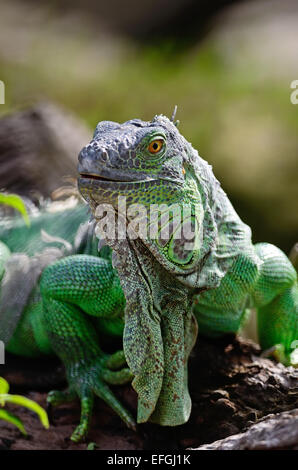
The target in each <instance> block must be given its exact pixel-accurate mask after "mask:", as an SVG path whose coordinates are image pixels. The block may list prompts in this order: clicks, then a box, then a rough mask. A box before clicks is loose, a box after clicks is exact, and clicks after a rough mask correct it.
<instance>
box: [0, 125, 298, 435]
mask: <svg viewBox="0 0 298 470" xmlns="http://www.w3.org/2000/svg"><path fill="white" fill-rule="evenodd" d="M156 138H158V139H159V140H161V141H163V145H162V148H161V150H160V151H158V152H157V153H156V154H154V155H152V154H151V153H150V152H149V150H148V146H149V144H150V142H151V141H152V140H154V139H156ZM79 161H80V165H79V171H80V173H81V177H80V179H79V188H80V191H81V194H82V195H83V197H84V198H85V199H86V200H87V202H88V203H89V205H90V206H91V209H92V210H93V211H94V212H95V210H96V208H97V206H98V205H99V204H101V203H110V204H112V205H113V206H115V207H116V206H117V203H118V196H119V195H121V196H126V197H127V203H128V205H129V204H133V203H135V202H137V203H141V204H143V205H144V206H145V207H147V208H149V206H150V204H152V203H155V204H160V203H167V204H172V203H176V204H178V205H179V206H181V205H182V204H189V205H190V206H191V208H192V209H193V211H192V213H191V220H192V222H194V221H196V222H197V227H196V228H197V233H198V239H199V245H198V246H195V247H193V249H192V250H189V249H186V248H185V240H183V239H182V240H178V239H175V238H174V237H170V238H169V239H166V240H163V238H162V237H160V238H159V239H158V240H150V239H148V240H143V239H140V238H138V239H136V240H131V239H129V238H127V239H124V240H117V239H110V240H108V243H109V245H110V246H111V248H112V249H113V250H114V253H115V258H114V259H113V266H114V267H113V266H112V261H111V256H110V252H109V251H108V250H107V248H106V247H104V248H102V250H101V251H100V253H99V255H98V254H97V250H96V243H95V240H94V238H93V237H92V236H91V235H88V236H86V237H82V240H81V242H80V243H77V242H76V240H75V236H74V235H75V233H76V228H77V227H78V226H79V224H80V223H81V222H84V221H85V220H86V214H80V215H79V216H78V217H77V216H75V217H74V216H73V214H74V213H75V211H76V210H79V209H74V210H73V211H69V212H68V213H66V212H65V213H63V216H62V217H61V215H51V216H49V215H48V214H46V215H42V216H41V217H40V218H37V219H36V221H35V222H36V223H33V224H32V226H31V228H30V229H27V230H29V232H27V233H26V234H25V228H24V227H15V228H14V227H12V228H11V230H10V231H9V232H7V230H3V231H2V233H1V231H0V239H1V240H2V242H4V243H1V244H0V279H1V278H3V279H2V286H5V285H6V283H5V281H6V277H5V276H7V273H9V269H10V268H9V262H10V259H11V258H12V256H13V255H12V254H11V252H17V251H19V252H20V251H21V252H22V253H28V254H29V255H30V256H32V255H34V254H35V253H38V252H43V250H44V249H45V245H43V244H41V245H40V242H39V240H40V229H41V228H44V227H46V231H47V232H48V233H49V234H51V235H54V236H55V237H60V238H63V239H65V240H67V241H69V242H70V243H71V244H72V246H73V248H72V250H68V251H67V250H65V251H64V252H63V253H60V255H57V254H56V255H55V256H56V258H55V256H54V257H53V259H51V260H50V261H49V262H48V263H45V262H44V261H43V258H42V257H41V258H38V257H37V264H38V265H39V266H42V268H41V269H40V270H41V274H40V275H39V276H38V277H37V279H36V280H35V281H34V283H33V285H32V289H31V290H30V295H29V296H28V298H26V299H25V301H24V302H25V303H24V307H23V309H22V315H21V318H20V320H19V323H18V325H17V326H16V329H15V331H14V334H13V336H12V337H11V339H10V341H9V343H8V345H7V349H8V350H9V351H11V352H13V353H16V354H20V355H25V356H38V355H42V354H43V355H45V354H56V355H58V356H59V357H60V359H61V360H62V362H63V363H64V365H65V367H66V372H67V377H68V381H69V388H68V390H66V391H64V392H61V391H55V392H51V393H50V394H49V398H48V400H49V402H50V403H51V404H53V405H59V404H60V403H63V402H67V401H70V400H72V399H74V398H75V397H76V396H79V398H80V400H81V409H82V414H81V421H80V424H79V426H78V427H77V429H76V430H75V431H74V433H73V435H72V439H73V440H74V441H79V440H80V439H82V438H84V437H85V436H86V434H87V431H88V427H89V422H90V418H91V414H92V404H93V399H94V395H97V396H99V397H101V398H102V399H103V400H105V401H106V402H107V403H108V404H109V405H110V406H111V407H112V408H113V409H114V410H115V411H116V412H117V413H118V414H119V415H120V416H121V417H122V419H123V420H124V421H125V423H126V424H127V425H128V426H130V427H132V428H133V427H134V426H135V423H134V420H133V418H132V417H131V416H130V414H129V413H128V412H127V411H126V410H125V409H124V408H123V407H122V405H121V404H120V403H119V402H118V401H117V399H116V398H115V397H114V395H113V394H112V392H111V391H110V389H109V387H108V384H120V383H125V382H127V381H129V380H131V379H132V377H134V378H133V387H134V388H135V390H136V391H137V393H138V422H145V421H147V420H150V421H152V422H156V423H159V424H162V425H170V426H175V425H178V424H182V423H184V422H186V421H187V419H188V417H189V415H190V411H191V400H190V396H189V392H188V380H187V362H188V357H189V354H190V351H191V349H192V348H193V345H194V344H195V341H196V337H197V324H198V325H199V330H200V332H201V333H202V334H206V335H209V336H218V335H220V334H224V333H229V332H237V331H238V329H239V327H240V325H241V322H242V320H243V318H244V316H245V312H246V311H247V309H248V308H251V307H257V310H258V323H259V335H260V342H261V346H262V347H263V348H264V349H268V348H271V347H273V346H275V345H279V346H278V348H276V355H277V357H278V359H279V360H281V361H283V362H284V363H286V364H287V365H288V364H290V353H291V344H292V342H293V341H294V340H295V339H297V337H298V334H297V332H298V326H297V318H298V314H297V311H298V308H297V303H298V300H297V297H298V294H297V275H296V272H295V270H294V268H293V266H292V265H291V263H290V262H289V260H288V259H287V257H286V256H285V255H284V254H283V253H282V252H281V251H280V250H278V249H277V248H276V247H274V246H272V245H269V244H266V243H263V244H258V245H256V246H253V245H252V243H251V233H250V229H249V227H247V226H246V225H245V224H243V223H242V221H241V220H240V219H239V217H238V216H237V214H236V213H235V211H234V209H233V207H232V206H231V204H230V202H229V200H228V198H227V196H226V195H225V193H224V192H223V191H222V189H221V188H220V185H219V183H218V182H217V180H216V179H215V177H214V175H213V173H212V171H211V167H209V165H208V164H207V163H206V162H205V161H204V160H202V159H201V158H200V157H199V156H198V154H197V152H196V151H195V150H194V149H193V148H192V147H191V145H190V144H189V143H188V142H187V141H186V140H185V139H184V138H183V137H182V136H181V135H180V134H179V132H178V130H177V128H176V127H175V125H174V124H173V123H172V122H171V121H169V120H168V119H167V118H165V117H164V116H158V117H155V118H154V119H153V121H152V122H143V121H140V120H133V121H128V122H127V123H124V124H118V123H113V122H107V121H105V122H101V123H99V124H98V126H97V128H96V131H95V134H94V138H93V140H92V141H91V142H90V144H89V145H87V146H86V147H85V148H84V149H83V150H82V152H81V154H80V157H79ZM194 218H195V220H194ZM185 223H186V220H184V219H183V218H182V220H181V223H180V225H182V226H183V224H185ZM74 227H75V228H74ZM66 229H67V230H66ZM14 234H17V235H14ZM170 234H171V230H170ZM32 240H33V242H32ZM58 246H59V244H58ZM28 247H29V248H28ZM116 270H117V271H116ZM117 273H118V275H117ZM14 279H16V278H13V279H12V280H11V282H12V283H13V282H14ZM26 279H27V277H26ZM26 279H25V280H26ZM25 280H24V284H23V285H22V286H21V287H19V285H17V286H16V288H18V289H21V288H24V285H25ZM16 284H17V283H16ZM26 285H27V290H28V282H27V284H26ZM29 287H30V283H29ZM3 289H4V287H3ZM124 294H125V297H124ZM2 313H3V306H2ZM4 313H5V308H4ZM0 314H1V304H0ZM4 324H5V322H4ZM2 325H3V323H2ZM123 328H124V332H123ZM0 332H1V333H2V331H1V315H0ZM99 332H101V333H104V334H105V335H110V336H111V341H113V337H115V336H116V335H122V334H123V345H124V354H125V358H124V354H123V352H122V351H119V352H116V353H115V354H113V355H107V354H105V353H104V352H103V351H102V350H101V349H100V346H99V337H98V333H99ZM4 333H5V332H4ZM0 339H1V337H0ZM125 359H126V361H127V363H128V365H129V368H130V369H128V368H126V367H124V366H125Z"/></svg>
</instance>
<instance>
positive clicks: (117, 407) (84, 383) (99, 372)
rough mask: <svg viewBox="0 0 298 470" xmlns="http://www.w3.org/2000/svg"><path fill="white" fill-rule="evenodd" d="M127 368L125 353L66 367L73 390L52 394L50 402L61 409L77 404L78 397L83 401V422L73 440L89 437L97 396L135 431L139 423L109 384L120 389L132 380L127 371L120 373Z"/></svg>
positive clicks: (119, 352)
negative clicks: (74, 402)
mask: <svg viewBox="0 0 298 470" xmlns="http://www.w3.org/2000/svg"><path fill="white" fill-rule="evenodd" d="M124 364H125V358H124V354H123V352H122V351H118V352H116V353H115V354H112V355H105V356H104V357H100V358H97V359H95V360H93V361H88V363H87V362H85V361H84V362H83V361H81V362H80V363H75V364H71V365H69V366H67V367H66V371H67V377H68V382H69V388H68V389H67V390H65V391H63V392H62V391H51V392H50V393H49V394H48V398H47V402H48V403H49V404H50V405H53V406H57V405H61V404H62V403H68V402H70V401H73V400H74V399H75V398H76V397H77V396H78V397H79V398H80V401H81V420H80V424H79V425H78V426H77V428H76V429H75V431H74V432H73V434H72V436H71V440H72V441H74V442H79V441H81V440H82V439H84V438H85V437H86V435H87V433H88V429H89V425H90V420H91V417H92V409H93V401H94V395H97V396H98V397H100V398H101V399H102V400H104V401H105V402H106V403H107V404H108V405H109V406H110V407H111V408H112V409H113V410H114V411H115V412H116V413H117V414H118V415H119V416H120V418H121V419H122V420H123V421H124V422H125V424H126V425H127V426H128V427H129V428H130V429H133V430H135V429H136V423H135V421H134V419H133V417H132V416H131V414H130V413H129V412H128V411H127V410H126V409H125V408H124V407H123V406H122V404H121V403H120V402H119V401H118V399H117V398H116V397H115V395H114V394H113V393H112V391H111V390H110V388H109V387H108V385H107V384H111V385H116V384H117V385H120V384H125V383H128V382H130V381H131V380H132V378H133V374H132V373H131V371H130V370H129V369H128V368H127V367H124V368H122V369H121V370H111V369H116V368H119V367H121V366H123V365H124Z"/></svg>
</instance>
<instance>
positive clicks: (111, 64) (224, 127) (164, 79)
mask: <svg viewBox="0 0 298 470" xmlns="http://www.w3.org/2000/svg"><path fill="white" fill-rule="evenodd" d="M297 25H298V2H296V1H295V0H291V1H290V0H285V1H283V2H280V1H275V0H272V1H266V0H264V1H262V0H261V1H248V2H237V1H234V2H228V1H227V2H216V1H215V2H214V3H213V8H211V7H210V6H209V7H208V6H207V2H199V1H197V2H192V1H190V0H185V1H184V0H180V1H178V0H177V1H175V0H173V1H171V2H169V1H167V0H162V1H160V2H157V1H151V2H149V1H147V0H145V1H144V2H136V1H134V0H129V1H127V2H121V1H120V0H119V1H117V0H112V1H110V2H101V1H98V2H95V1H91V0H89V1H85V2H83V1H80V0H76V1H74V2H65V3H64V2H63V3H62V2H47V3H41V2H39V3H38V2H34V1H31V2H25V1H21V0H19V1H16V0H2V2H1V10H0V79H1V80H3V81H4V82H5V85H6V104H5V105H1V106H0V116H1V115H5V114H7V113H9V112H12V111H16V110H19V109H23V108H25V107H27V106H31V105H32V104H33V103H36V102H39V101H41V100H47V101H52V102H54V103H56V104H58V105H61V106H63V107H64V108H66V109H69V110H71V111H73V112H74V113H75V114H76V115H77V116H78V117H80V118H81V119H82V120H83V121H84V122H85V123H86V124H87V125H88V126H89V127H90V128H91V129H92V128H94V127H95V125H96V123H97V122H98V121H100V120H116V121H125V120H128V119H131V118H133V117H139V118H141V119H144V120H150V119H151V118H152V117H153V116H154V115H155V114H159V113H163V114H166V115H168V116H169V115H170V114H171V113H172V110H173V108H174V105H176V104H177V105H178V113H177V118H178V119H179V120H180V121H181V124H180V130H181V132H182V133H183V134H184V135H185V137H186V138H187V139H188V140H189V141H191V142H192V144H193V145H194V147H195V148H197V149H198V151H199V154H200V155H201V157H203V158H204V159H206V160H208V162H209V163H210V164H211V165H212V166H213V170H214V173H215V175H216V176H217V178H218V179H219V180H220V181H221V184H222V186H223V188H224V189H225V191H226V192H227V193H228V194H229V196H230V199H231V200H232V202H233V204H234V206H235V208H236V210H237V211H238V213H239V214H240V216H241V218H242V219H243V220H244V221H245V222H246V223H248V224H249V225H250V226H251V227H252V229H253V234H254V241H265V240H266V241H268V242H272V243H275V244H277V245H278V246H280V247H281V248H282V249H284V250H285V252H289V250H290V249H291V247H292V245H293V244H294V243H295V242H296V241H297V239H298V215H297V196H298V184H297V180H298V171H297V168H298V138H297V130H298V105H296V106H295V105H293V104H292V103H291V101H290V94H291V91H292V90H291V88H290V84H291V82H292V81H293V80H295V79H298V27H297Z"/></svg>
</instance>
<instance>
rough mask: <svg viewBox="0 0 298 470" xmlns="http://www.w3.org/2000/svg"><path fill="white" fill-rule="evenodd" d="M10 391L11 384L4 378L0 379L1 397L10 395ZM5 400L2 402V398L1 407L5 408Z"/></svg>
mask: <svg viewBox="0 0 298 470" xmlns="http://www.w3.org/2000/svg"><path fill="white" fill-rule="evenodd" d="M8 391H9V383H8V382H7V381H6V380H5V379H4V378H3V377H0V397H1V394H3V393H8ZM4 404H5V403H4V400H1V398H0V406H4Z"/></svg>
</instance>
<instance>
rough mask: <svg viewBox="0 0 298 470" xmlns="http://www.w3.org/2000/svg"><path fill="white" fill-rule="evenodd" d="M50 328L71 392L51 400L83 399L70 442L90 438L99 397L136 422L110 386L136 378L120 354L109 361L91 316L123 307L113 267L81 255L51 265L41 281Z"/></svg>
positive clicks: (105, 314)
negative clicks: (95, 401)
mask: <svg viewBox="0 0 298 470" xmlns="http://www.w3.org/2000/svg"><path fill="white" fill-rule="evenodd" d="M40 289H41V294H42V299H43V310H44V321H45V328H46V331H47V334H48V337H49V340H50V343H51V346H52V349H53V350H54V352H55V353H56V354H57V355H58V356H59V357H60V359H61V360H62V362H63V363H64V365H65V368H66V373H67V379H68V382H69V389H68V391H67V392H66V393H61V392H52V393H50V394H49V397H48V401H49V403H52V404H54V405H56V404H60V403H61V402H63V401H69V400H70V399H73V398H74V397H75V396H76V395H77V396H79V398H80V400H81V421H80V425H79V426H78V427H77V428H76V430H75V431H74V433H73V435H72V437H71V439H72V440H73V441H76V442H77V441H79V440H80V439H82V438H83V437H85V436H86V434H87V431H88V427H89V422H90V418H91V413H92V406H93V397H94V395H97V396H99V397H100V398H102V399H103V400H104V401H105V402H106V403H108V404H109V405H110V406H111V408H113V410H114V411H115V412H116V413H117V414H118V415H119V416H120V417H121V418H122V419H123V421H124V422H125V423H126V424H127V426H128V427H130V428H134V427H135V422H134V420H133V418H132V416H131V415H130V413H129V412H128V411H127V410H126V409H125V408H124V407H123V406H122V405H121V403H120V402H119V401H118V400H117V399H116V397H115V396H114V394H113V393H112V392H111V391H110V389H109V387H108V385H107V384H122V383H126V382H129V381H130V380H131V379H132V374H131V372H130V370H129V369H128V368H124V369H121V370H119V371H113V370H111V369H113V368H115V367H121V366H123V365H124V362H125V361H124V357H123V354H121V353H119V352H118V353H116V355H112V356H109V355H107V354H105V353H104V352H103V351H102V350H101V348H100V347H99V344H98V337H97V334H96V331H95V328H94V327H93V325H92V323H91V321H90V320H89V318H88V317H87V315H86V313H87V314H89V315H92V316H97V317H112V316H113V315H115V311H116V313H117V310H118V311H119V309H120V310H121V309H122V308H123V306H124V297H123V293H122V290H121V288H120V285H119V280H118V279H117V276H116V274H115V272H114V271H113V269H112V268H111V265H110V263H108V262H107V261H106V260H103V259H100V258H96V257H93V256H86V255H76V256H69V257H66V258H63V259H61V260H59V261H57V262H56V263H53V264H52V265H50V266H48V267H47V268H46V269H45V270H44V272H43V274H42V277H41V282H40Z"/></svg>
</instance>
